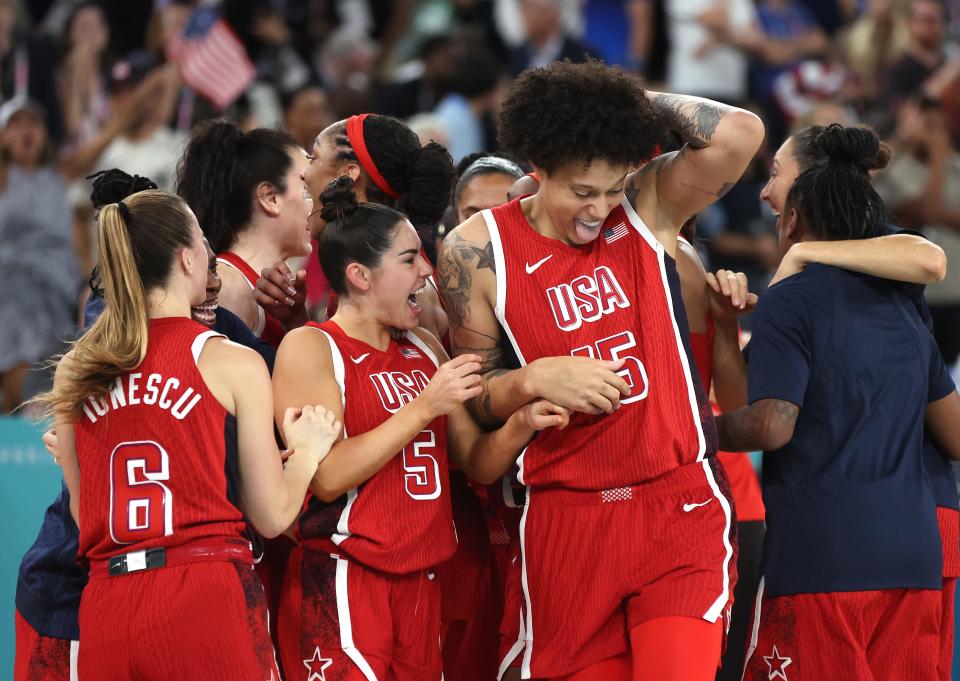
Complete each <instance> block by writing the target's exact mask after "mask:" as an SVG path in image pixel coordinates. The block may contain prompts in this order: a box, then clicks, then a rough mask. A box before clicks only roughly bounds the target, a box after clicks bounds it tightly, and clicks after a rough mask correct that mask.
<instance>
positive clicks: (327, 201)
mask: <svg viewBox="0 0 960 681" xmlns="http://www.w3.org/2000/svg"><path fill="white" fill-rule="evenodd" d="M320 203H322V204H323V208H321V209H320V217H322V218H323V220H324V222H336V221H338V220H343V219H344V218H347V217H349V216H350V215H352V214H353V212H354V211H355V210H356V209H357V193H356V192H355V191H354V189H353V180H351V179H350V177H349V176H348V175H341V176H340V177H338V178H337V179H335V180H334V181H333V182H331V183H330V184H328V185H327V188H326V189H324V190H323V193H322V194H321V195H320Z"/></svg>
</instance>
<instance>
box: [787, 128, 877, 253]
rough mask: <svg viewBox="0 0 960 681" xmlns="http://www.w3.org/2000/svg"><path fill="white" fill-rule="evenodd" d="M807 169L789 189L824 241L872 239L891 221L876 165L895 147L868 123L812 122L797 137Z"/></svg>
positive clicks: (791, 201) (790, 199) (790, 203)
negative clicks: (876, 183)
mask: <svg viewBox="0 0 960 681" xmlns="http://www.w3.org/2000/svg"><path fill="white" fill-rule="evenodd" d="M794 144H795V150H794V154H795V155H796V158H797V160H798V162H799V163H800V169H801V173H800V175H799V177H797V180H796V182H794V184H793V187H792V188H791V189H790V193H789V194H788V195H787V201H786V206H785V210H790V209H791V208H796V209H797V211H798V212H799V214H800V216H801V218H802V219H803V222H804V223H805V225H806V227H807V228H808V229H809V230H810V232H811V233H812V234H813V235H814V236H815V237H816V238H818V239H821V240H824V241H840V240H845V239H869V238H872V237H875V236H878V235H879V234H880V230H881V228H882V226H883V224H884V223H885V222H886V221H887V219H888V215H887V209H886V206H885V205H884V203H883V200H882V199H881V198H880V196H879V195H878V194H877V192H876V190H875V189H874V188H873V185H872V184H871V183H870V175H869V171H870V170H876V169H880V168H883V167H884V166H886V164H887V161H888V160H889V158H890V150H889V148H888V147H887V146H886V145H884V144H883V143H881V142H880V139H879V138H878V137H877V136H876V134H875V133H873V132H872V131H870V130H868V129H866V128H846V127H844V126H842V125H838V124H836V123H834V124H832V125H829V126H827V127H826V128H806V129H804V130H801V131H800V132H799V133H798V134H797V135H796V136H795V137H794Z"/></svg>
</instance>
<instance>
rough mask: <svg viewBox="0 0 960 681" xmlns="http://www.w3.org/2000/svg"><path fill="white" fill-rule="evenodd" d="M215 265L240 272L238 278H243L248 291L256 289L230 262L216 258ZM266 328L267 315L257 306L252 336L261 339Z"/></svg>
mask: <svg viewBox="0 0 960 681" xmlns="http://www.w3.org/2000/svg"><path fill="white" fill-rule="evenodd" d="M217 264H218V265H221V264H222V265H226V266H227V267H232V268H233V269H235V270H236V271H237V272H240V276H241V277H243V280H244V281H245V282H247V286H249V287H250V290H251V291H253V290H254V289H256V288H257V287H256V286H254V285H253V284H251V283H250V280H249V279H247V275H245V274H244V273H243V272H241V271H240V268H239V267H237V266H236V265H234V264H233V263H232V262H230V261H229V260H224V259H223V258H217ZM266 328H267V313H266V312H264V311H263V308H262V307H260V305H259V304H258V305H257V323H256V324H255V325H254V327H253V328H252V329H250V330H251V331H253V335H254V336H256V337H257V338H261V337H262V336H261V334H263V331H264V329H266Z"/></svg>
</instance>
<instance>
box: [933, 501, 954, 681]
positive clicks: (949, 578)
mask: <svg viewBox="0 0 960 681" xmlns="http://www.w3.org/2000/svg"><path fill="white" fill-rule="evenodd" d="M937 523H938V524H939V526H940V539H941V540H942V541H943V599H942V608H941V612H942V615H943V616H942V617H941V620H940V658H939V659H940V662H939V664H938V665H937V668H938V670H939V674H940V676H939V679H940V681H950V680H951V679H952V678H953V644H954V641H953V617H954V614H953V607H954V605H953V604H954V596H955V594H956V590H957V577H960V511H957V510H956V509H953V508H943V507H941V506H938V507H937Z"/></svg>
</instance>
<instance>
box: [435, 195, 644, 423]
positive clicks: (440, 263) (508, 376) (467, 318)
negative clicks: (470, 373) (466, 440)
mask: <svg viewBox="0 0 960 681" xmlns="http://www.w3.org/2000/svg"><path fill="white" fill-rule="evenodd" d="M496 267H497V265H496V262H495V259H494V257H493V245H492V244H491V242H490V234H489V232H488V231H487V227H486V224H485V222H484V218H483V216H482V214H477V215H474V216H473V217H471V218H469V219H468V220H467V221H466V222H464V223H463V224H462V225H460V226H459V227H457V228H456V229H455V230H453V231H452V232H451V233H450V235H449V236H448V237H447V238H446V239H445V240H444V242H443V245H442V246H441V248H440V252H439V254H438V258H437V273H438V276H439V279H440V282H439V284H440V292H441V294H442V295H443V297H444V302H445V303H446V310H447V315H448V316H449V319H450V343H451V346H452V349H453V353H454V355H460V354H463V353H470V354H475V355H478V356H479V357H480V366H481V369H480V370H481V373H482V374H483V382H482V390H481V392H480V395H478V396H477V397H476V398H474V399H471V400H468V401H467V406H468V408H469V409H470V412H471V413H472V414H473V416H474V418H476V420H477V421H478V422H479V423H480V424H481V425H483V426H484V427H495V426H497V425H500V424H501V423H503V422H504V421H506V420H507V419H508V418H509V417H510V415H511V414H513V413H514V412H515V411H517V410H518V409H519V408H520V407H522V406H523V405H525V404H527V403H529V402H531V401H533V400H535V399H537V398H538V397H543V398H545V399H548V400H550V401H551V402H553V403H555V404H557V405H560V406H562V407H564V408H566V409H569V410H571V411H582V412H586V413H590V414H599V413H604V412H605V413H610V412H612V411H613V410H614V409H616V407H617V405H618V404H619V401H620V396H621V395H627V394H629V389H628V388H627V385H626V383H625V382H624V380H623V379H622V378H621V377H620V376H618V375H617V374H616V373H614V372H615V371H617V370H619V369H620V368H621V367H622V366H623V360H619V361H617V362H606V361H601V360H593V359H588V358H585V357H547V358H543V359H538V360H535V361H533V362H531V363H530V364H528V365H527V366H525V367H522V368H520V369H515V370H510V369H508V368H507V366H506V359H505V356H504V351H503V346H502V337H501V329H500V324H499V322H498V321H497V318H496V315H495V314H494V308H495V306H496V295H497V293H496V291H497V289H496V287H497V279H496Z"/></svg>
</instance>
